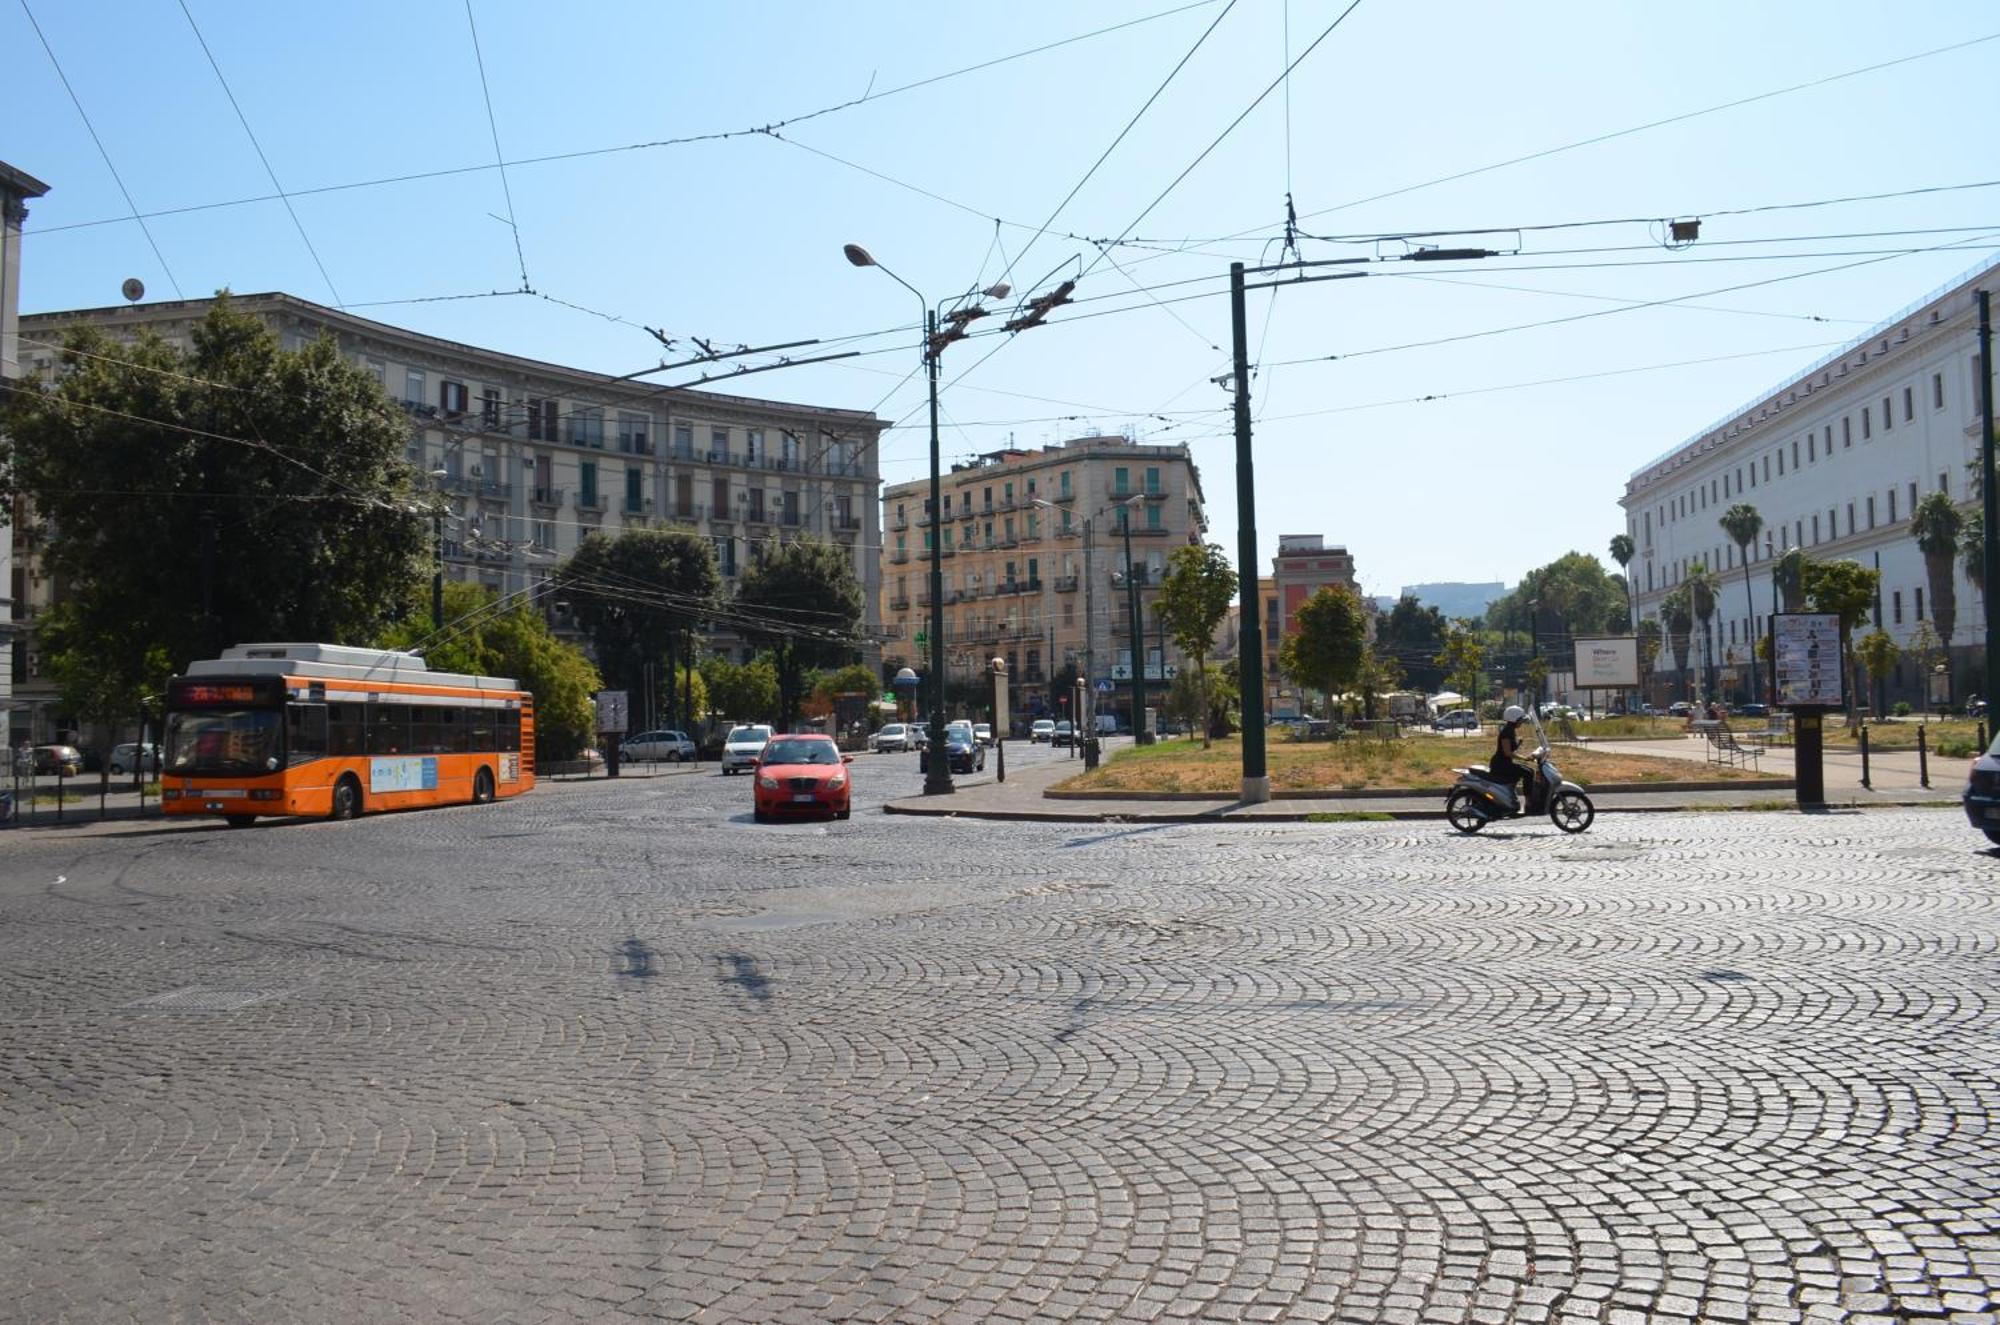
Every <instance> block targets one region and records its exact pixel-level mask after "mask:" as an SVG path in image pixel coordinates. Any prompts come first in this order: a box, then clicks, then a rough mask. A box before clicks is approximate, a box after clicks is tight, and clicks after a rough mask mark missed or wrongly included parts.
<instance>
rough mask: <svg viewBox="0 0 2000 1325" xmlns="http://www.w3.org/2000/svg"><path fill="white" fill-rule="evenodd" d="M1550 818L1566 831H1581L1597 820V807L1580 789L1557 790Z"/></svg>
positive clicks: (1551, 806) (1550, 810)
mask: <svg viewBox="0 0 2000 1325" xmlns="http://www.w3.org/2000/svg"><path fill="white" fill-rule="evenodd" d="M1549 818H1551V819H1553V820H1555V825H1556V827H1558V828H1560V829H1562V830H1563V831H1564V832H1565V833H1581V832H1582V831H1583V830H1584V829H1586V828H1588V827H1590V825H1591V824H1593V823H1595V822H1596V821H1597V807H1596V806H1595V805H1592V804H1591V803H1590V797H1588V796H1586V795H1584V794H1583V793H1582V792H1580V791H1562V792H1557V793H1556V799H1555V803H1554V804H1552V805H1550V806H1549Z"/></svg>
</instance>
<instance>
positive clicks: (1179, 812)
mask: <svg viewBox="0 0 2000 1325" xmlns="http://www.w3.org/2000/svg"><path fill="white" fill-rule="evenodd" d="M1646 753H1656V752H1652V751H1648V752H1646ZM1695 757H1696V758H1700V757H1701V755H1700V752H1699V749H1697V750H1696V752H1695ZM1954 762H1967V763H1969V762H1970V761H1954ZM1931 763H1932V767H1931V786H1932V789H1931V790H1929V791H1924V790H1921V789H1919V788H1918V787H1917V785H1916V772H1915V768H1916V765H1915V761H1914V757H1913V758H1912V762H1911V773H1910V785H1909V786H1908V788H1901V787H1898V788H1895V789H1885V788H1884V787H1883V784H1882V780H1881V776H1880V775H1881V769H1880V767H1879V766H1878V767H1877V770H1876V789H1875V790H1874V791H1870V790H1868V789H1866V788H1864V787H1861V786H1860V785H1859V784H1858V777H1859V762H1858V761H1857V762H1856V766H1855V779H1854V780H1852V781H1850V780H1846V779H1843V778H1841V777H1840V776H1839V775H1838V774H1837V773H1836V771H1835V768H1834V765H1833V761H1831V760H1829V761H1828V766H1827V778H1826V783H1827V785H1826V795H1827V804H1829V805H1834V806H1889V805H1933V804H1936V805H1950V804H1956V803H1957V801H1958V797H1959V792H1960V790H1961V789H1962V788H1963V784H1964V777H1965V774H1964V771H1963V769H1958V768H1954V769H1952V770H1951V771H1949V772H1947V771H1946V770H1944V769H1940V768H1939V767H1938V766H1937V764H1938V761H1937V760H1932V761H1931ZM1081 771H1082V768H1081V765H1078V764H1072V763H1067V762H1064V763H1059V764H1055V765H1044V766H1041V767H1037V768H1028V769H1023V770H1020V771H1019V772H1010V773H1009V774H1008V775H1007V781H1006V782H1004V783H1002V782H997V781H995V780H993V779H992V778H991V777H990V776H989V777H986V778H982V779H979V780H976V781H972V780H960V782H959V783H958V790H957V791H956V792H954V793H953V794H952V795H949V796H909V797H905V798H903V799H901V800H894V801H890V802H889V803H888V804H887V805H885V806H883V807H882V808H883V812H884V813H886V814H913V815H928V816H946V817H948V816H958V817H960V818H966V819H1002V820H1020V821H1024V822H1031V823H1106V822H1120V823H1199V822H1201V821H1203V820H1214V819H1253V820H1256V821H1258V822H1263V823H1302V822H1307V821H1310V820H1312V819H1313V818H1314V817H1315V816H1318V815H1328V814H1337V815H1356V816H1368V817H1371V818H1380V817H1388V818H1391V819H1442V818H1444V792H1443V789H1442V788H1440V789H1439V790H1437V791H1435V792H1412V793H1411V794H1410V795H1408V796H1381V795H1376V796H1340V795H1329V796H1325V797H1314V798H1311V799H1301V800H1290V799H1287V800H1273V801H1267V802H1265V803H1264V804H1262V805H1243V804H1240V803H1238V802H1236V801H1234V800H1231V799H1229V798H1228V797H1224V796H1218V797H1216V798H1215V799H1213V800H1184V799H1180V798H1179V797H1175V798H1172V799H1167V798H1164V797H1163V798H1157V799H1155V798H1148V797H1144V796H1136V795H1135V796H1132V797H1125V798H1120V799H1117V800H1096V799H1092V800H1087V801H1078V800H1051V799H1049V798H1048V797H1047V796H1046V795H1045V794H1044V793H1045V792H1047V791H1048V789H1049V788H1050V787H1052V786H1054V785H1055V784H1056V783H1058V782H1061V781H1062V780H1063V779H1065V778H1068V777H1073V776H1075V775H1076V774H1077V773H1079V772H1081ZM1791 771H1792V770H1791V761H1790V760H1789V759H1784V760H1782V761H1781V763H1780V766H1779V767H1776V768H1773V769H1771V770H1770V772H1771V773H1772V774H1774V775H1775V776H1778V777H1789V776H1790V775H1791ZM1584 790H1586V791H1589V790H1590V789H1589V788H1588V787H1586V788H1584ZM1793 801H1794V793H1793V792H1792V791H1791V790H1790V789H1789V788H1787V789H1782V790H1779V789H1774V788H1771V787H1769V786H1765V787H1755V788H1743V787H1738V788H1728V789H1722V790H1716V791H1617V792H1606V793H1604V794H1602V795H1599V794H1595V793H1593V794H1592V795H1591V802H1592V803H1593V804H1594V805H1596V807H1597V811H1598V813H1600V814H1648V813H1650V814H1665V813H1671V812H1673V811H1676V810H1729V809H1745V808H1750V807H1769V806H1772V805H1786V806H1789V805H1791V804H1792V803H1793Z"/></svg>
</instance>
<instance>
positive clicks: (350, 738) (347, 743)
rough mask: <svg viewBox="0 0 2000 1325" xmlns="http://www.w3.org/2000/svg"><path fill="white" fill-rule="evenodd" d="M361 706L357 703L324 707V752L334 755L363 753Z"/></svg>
mask: <svg viewBox="0 0 2000 1325" xmlns="http://www.w3.org/2000/svg"><path fill="white" fill-rule="evenodd" d="M363 731H364V727H363V725H362V706H361V705H360V704H359V703H358V702H357V703H347V704H328V705H327V706H326V735H327V740H326V750H327V753H328V754H334V755H358V754H362V753H364V750H363V739H362V733H363Z"/></svg>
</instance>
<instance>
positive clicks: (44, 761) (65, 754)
mask: <svg viewBox="0 0 2000 1325" xmlns="http://www.w3.org/2000/svg"><path fill="white" fill-rule="evenodd" d="M14 763H15V767H16V768H17V769H18V770H19V771H20V772H21V773H22V774H24V775H25V774H29V773H32V774H34V775H35V776H37V777H66V778H73V777H76V776H77V775H78V774H80V773H82V772H83V751H81V750H79V749H77V748H76V747H75V746H73V745H38V746H35V747H34V749H33V750H31V751H29V752H28V758H27V761H26V767H22V761H21V760H20V759H19V758H18V757H17V758H16V759H15V761H14Z"/></svg>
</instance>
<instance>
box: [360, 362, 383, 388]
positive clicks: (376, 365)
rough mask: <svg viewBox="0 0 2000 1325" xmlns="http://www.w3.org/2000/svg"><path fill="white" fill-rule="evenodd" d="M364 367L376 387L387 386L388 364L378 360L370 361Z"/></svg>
mask: <svg viewBox="0 0 2000 1325" xmlns="http://www.w3.org/2000/svg"><path fill="white" fill-rule="evenodd" d="M364 366H365V367H366V368H367V370H368V375H369V376H370V377H372V378H374V379H375V383H376V385H377V386H387V385H388V383H389V365H388V364H386V363H383V362H382V361H381V360H380V359H370V360H368V361H367V363H366V364H365V365H364Z"/></svg>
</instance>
